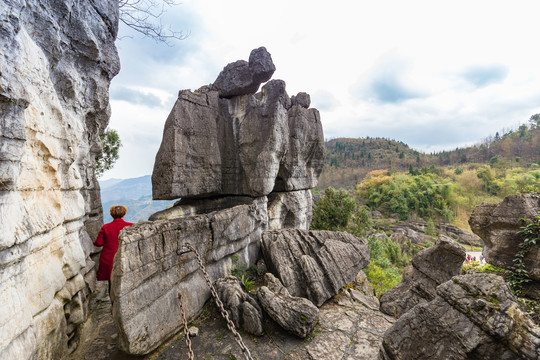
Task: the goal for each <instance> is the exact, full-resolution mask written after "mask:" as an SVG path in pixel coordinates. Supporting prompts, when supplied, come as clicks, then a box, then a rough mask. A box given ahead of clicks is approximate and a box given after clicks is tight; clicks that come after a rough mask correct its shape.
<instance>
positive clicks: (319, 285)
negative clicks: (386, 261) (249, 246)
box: [262, 229, 369, 306]
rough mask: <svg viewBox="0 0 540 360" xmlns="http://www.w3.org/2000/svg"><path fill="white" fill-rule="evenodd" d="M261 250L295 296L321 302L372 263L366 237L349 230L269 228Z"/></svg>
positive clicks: (264, 235)
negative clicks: (358, 235) (347, 231)
mask: <svg viewBox="0 0 540 360" xmlns="http://www.w3.org/2000/svg"><path fill="white" fill-rule="evenodd" d="M262 251H263V256H264V258H265V263H266V266H267V267H268V269H269V270H270V271H271V272H272V273H273V274H275V275H276V276H277V277H278V278H279V279H280V280H281V282H282V283H283V285H284V286H285V287H286V288H287V290H288V291H289V292H290V294H291V295H292V296H296V297H304V298H306V299H309V300H311V301H312V302H313V303H314V304H315V305H317V306H321V305H322V304H323V303H324V302H325V301H326V300H328V299H329V298H331V297H332V296H334V295H336V294H337V293H338V292H339V290H340V289H341V288H342V287H343V286H344V285H346V284H349V283H352V282H353V281H354V279H355V277H356V275H357V274H358V272H359V271H360V270H361V269H363V268H364V267H366V266H367V264H368V263H369V250H368V249H367V241H366V240H365V239H360V238H357V237H355V236H353V235H351V234H349V233H346V232H332V231H307V230H300V229H284V230H275V231H267V232H265V233H263V237H262Z"/></svg>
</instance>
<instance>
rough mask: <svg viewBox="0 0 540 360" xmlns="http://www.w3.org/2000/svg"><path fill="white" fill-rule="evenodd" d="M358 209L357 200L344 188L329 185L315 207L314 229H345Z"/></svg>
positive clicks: (312, 224)
mask: <svg viewBox="0 0 540 360" xmlns="http://www.w3.org/2000/svg"><path fill="white" fill-rule="evenodd" d="M355 209H356V202H355V200H354V198H353V197H352V196H350V195H349V194H348V193H347V192H345V191H344V190H339V191H338V190H336V189H334V188H332V187H328V188H326V189H325V190H324V197H323V198H322V199H321V200H320V201H319V202H318V203H317V206H315V208H314V209H313V221H312V223H311V228H312V229H313V230H332V231H338V230H344V229H346V228H347V226H348V224H349V221H350V219H351V217H352V214H353V212H354V210H355Z"/></svg>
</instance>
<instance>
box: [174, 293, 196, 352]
mask: <svg viewBox="0 0 540 360" xmlns="http://www.w3.org/2000/svg"><path fill="white" fill-rule="evenodd" d="M178 300H179V305H180V314H182V321H183V323H184V334H185V336H186V345H187V347H188V350H189V360H193V359H195V355H194V354H193V349H191V339H190V338H189V330H188V323H187V320H186V313H185V312H184V305H183V304H182V294H181V293H180V292H178Z"/></svg>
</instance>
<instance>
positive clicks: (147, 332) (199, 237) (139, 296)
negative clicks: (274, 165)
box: [111, 197, 268, 354]
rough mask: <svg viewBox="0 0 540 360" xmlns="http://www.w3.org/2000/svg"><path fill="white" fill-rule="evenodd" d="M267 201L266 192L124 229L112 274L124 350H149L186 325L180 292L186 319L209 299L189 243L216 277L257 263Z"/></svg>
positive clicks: (198, 310) (265, 219)
mask: <svg viewBox="0 0 540 360" xmlns="http://www.w3.org/2000/svg"><path fill="white" fill-rule="evenodd" d="M266 202H267V200H266V197H262V198H257V199H254V200H253V202H252V204H250V205H239V206H235V207H233V208H230V209H226V210H221V211H217V212H212V213H209V214H206V215H195V216H189V217H184V218H176V219H171V220H158V221H154V222H148V223H142V224H135V225H133V226H131V227H129V228H126V229H124V230H123V231H122V233H121V234H120V239H119V241H120V245H119V249H118V253H117V254H116V257H115V262H114V266H113V273H112V279H111V280H112V299H113V315H114V318H115V322H116V324H117V326H118V330H119V340H118V343H119V346H120V348H121V349H122V350H124V351H126V352H128V353H130V354H146V353H148V352H150V351H151V350H153V349H155V348H156V347H158V346H159V345H160V344H161V343H162V342H163V341H165V340H166V339H168V338H169V337H170V336H172V335H173V334H175V333H176V332H178V331H179V330H180V327H181V325H182V324H181V321H180V319H181V317H180V314H179V308H178V296H177V294H178V292H181V293H182V298H183V307H184V311H185V313H186V318H187V319H188V321H191V320H193V319H194V318H195V317H196V316H197V315H198V314H199V312H200V311H201V309H202V307H203V305H204V303H205V302H206V300H208V298H209V297H210V290H209V288H208V285H207V284H206V282H205V281H204V278H203V276H202V273H201V271H199V265H198V263H197V261H196V259H195V255H194V254H193V253H187V254H184V255H182V249H183V246H184V244H185V243H186V242H189V243H190V244H191V245H192V246H193V247H194V248H195V249H197V251H198V252H199V254H200V255H201V256H202V260H203V263H204V264H205V266H206V268H207V271H208V273H209V274H210V277H211V281H215V280H216V279H218V278H220V277H223V276H225V275H227V274H229V273H230V270H231V267H232V266H233V262H236V263H237V265H244V266H249V265H253V264H255V263H256V261H257V259H258V256H259V253H260V239H261V234H262V232H263V231H265V230H266V227H267V224H268V217H267V213H266Z"/></svg>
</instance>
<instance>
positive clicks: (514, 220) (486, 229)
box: [469, 194, 540, 299]
mask: <svg viewBox="0 0 540 360" xmlns="http://www.w3.org/2000/svg"><path fill="white" fill-rule="evenodd" d="M539 214H540V198H539V197H538V196H537V195H533V194H516V195H509V196H507V197H506V198H504V200H503V201H502V202H501V203H499V204H488V203H483V204H480V205H478V206H477V207H476V208H475V209H474V211H473V213H472V214H471V218H470V219H469V224H470V226H471V229H472V230H473V231H474V232H475V233H476V234H477V235H478V236H480V238H482V241H483V242H484V244H485V246H484V250H483V252H482V255H484V257H485V258H486V261H487V262H488V263H490V264H493V265H495V266H498V267H501V268H504V269H509V270H511V269H512V267H513V266H514V262H513V260H514V258H515V256H516V253H517V252H518V251H519V249H520V248H519V245H520V244H521V243H522V242H523V238H522V237H521V236H520V235H518V234H517V233H518V231H519V230H520V228H521V227H522V226H524V225H525V222H523V221H521V219H522V218H528V219H534V218H535V217H536V216H537V215H539ZM524 263H525V265H526V267H527V271H528V273H529V277H530V278H531V279H532V280H533V283H531V284H528V289H526V290H527V292H528V295H530V296H533V297H536V298H538V299H540V246H538V244H537V245H536V246H534V247H533V248H532V249H531V250H530V251H529V253H528V254H527V255H526V256H525V258H524Z"/></svg>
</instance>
